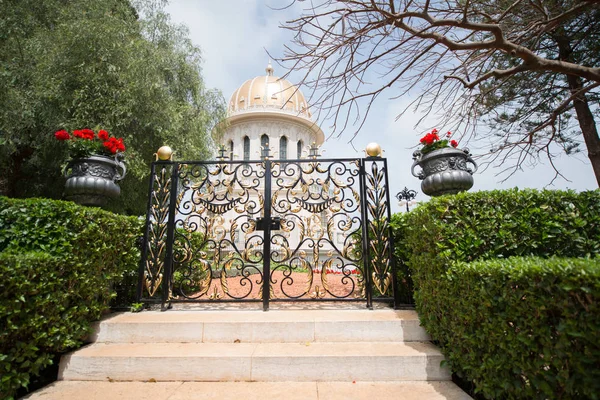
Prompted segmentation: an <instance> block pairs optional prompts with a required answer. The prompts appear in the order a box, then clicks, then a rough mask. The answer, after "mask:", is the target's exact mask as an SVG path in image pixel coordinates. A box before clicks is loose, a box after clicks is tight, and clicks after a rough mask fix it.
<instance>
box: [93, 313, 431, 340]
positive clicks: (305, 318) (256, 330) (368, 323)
mask: <svg viewBox="0 0 600 400" xmlns="http://www.w3.org/2000/svg"><path fill="white" fill-rule="evenodd" d="M95 332H96V335H95V336H94V337H93V338H92V341H95V342H99V343H100V342H101V343H219V342H221V343H233V342H234V341H240V342H242V343H274V342H279V343H286V342H287V343H296V342H367V341H368V342H390V341H392V342H401V341H405V342H411V341H428V340H429V336H428V335H427V333H426V332H425V330H424V329H423V328H422V327H421V326H420V325H419V317H418V316H417V313H416V312H415V311H411V310H391V309H382V310H271V311H269V312H263V311H258V310H250V311H248V310H244V311H231V310H227V311H173V310H172V311H167V312H160V311H144V312H141V313H120V314H116V315H113V316H111V317H109V318H107V319H105V320H103V321H101V322H100V323H99V324H98V325H97V327H96V329H95Z"/></svg>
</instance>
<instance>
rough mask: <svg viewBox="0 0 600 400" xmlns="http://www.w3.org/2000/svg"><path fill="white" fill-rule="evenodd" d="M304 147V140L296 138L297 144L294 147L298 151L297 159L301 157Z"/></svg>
mask: <svg viewBox="0 0 600 400" xmlns="http://www.w3.org/2000/svg"><path fill="white" fill-rule="evenodd" d="M303 147H304V142H302V140H298V145H297V147H296V151H297V153H298V159H300V158H302V148H303Z"/></svg>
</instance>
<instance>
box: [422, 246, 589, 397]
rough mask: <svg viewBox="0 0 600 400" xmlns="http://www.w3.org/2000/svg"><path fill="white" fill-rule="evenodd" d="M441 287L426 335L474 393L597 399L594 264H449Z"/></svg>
mask: <svg viewBox="0 0 600 400" xmlns="http://www.w3.org/2000/svg"><path fill="white" fill-rule="evenodd" d="M441 281H442V283H441V284H440V285H439V286H438V290H437V292H436V299H435V302H436V303H438V304H440V303H444V302H445V303H446V304H447V305H446V306H445V307H443V308H442V309H440V310H438V311H437V312H436V316H435V317H434V318H435V322H434V323H432V321H430V322H429V325H428V329H431V330H430V332H431V333H432V334H433V335H434V337H436V339H438V340H440V342H442V343H443V346H444V348H445V349H446V354H447V360H448V362H449V363H450V365H451V366H452V368H453V369H454V370H455V372H457V373H459V374H460V375H462V376H463V377H467V378H468V379H469V380H471V381H472V382H473V383H474V384H475V387H476V390H477V391H478V392H481V393H482V394H484V395H485V396H486V397H487V398H490V399H502V398H520V399H533V398H535V399H548V398H568V399H583V398H585V399H598V398H600V369H598V365H599V363H600V342H599V341H598V332H600V259H598V258H596V259H583V258H580V259H574V258H549V259H544V258H538V257H511V258H507V259H494V260H485V261H475V262H472V263H457V264H455V265H453V266H451V267H450V268H449V270H448V272H447V274H446V276H444V277H443V279H441Z"/></svg>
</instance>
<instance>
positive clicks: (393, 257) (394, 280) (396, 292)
mask: <svg viewBox="0 0 600 400" xmlns="http://www.w3.org/2000/svg"><path fill="white" fill-rule="evenodd" d="M383 169H384V171H385V173H384V174H385V187H386V191H385V202H386V204H387V219H388V226H387V230H388V241H389V247H388V254H389V260H390V263H391V264H392V292H393V295H394V308H395V309H398V307H399V305H400V290H398V289H399V288H398V272H397V270H396V268H397V266H396V255H395V254H394V235H393V233H394V232H393V230H392V211H391V206H390V205H391V203H390V181H389V176H388V171H389V170H388V165H387V158H384V159H383Z"/></svg>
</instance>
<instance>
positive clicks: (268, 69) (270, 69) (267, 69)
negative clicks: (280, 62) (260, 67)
mask: <svg viewBox="0 0 600 400" xmlns="http://www.w3.org/2000/svg"><path fill="white" fill-rule="evenodd" d="M265 71H267V75H268V76H273V71H274V69H273V66H272V65H271V60H269V64H268V65H267V68H265Z"/></svg>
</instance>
